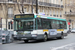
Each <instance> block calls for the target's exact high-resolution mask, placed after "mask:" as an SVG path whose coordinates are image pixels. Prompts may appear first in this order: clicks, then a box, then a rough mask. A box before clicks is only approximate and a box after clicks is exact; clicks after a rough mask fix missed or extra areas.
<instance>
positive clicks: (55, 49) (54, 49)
mask: <svg viewBox="0 0 75 50" xmlns="http://www.w3.org/2000/svg"><path fill="white" fill-rule="evenodd" d="M73 44H75V43H71V44H67V45H63V46H60V47H56V48H53V49H51V50H57V49H61V48H64V47H67V46H72V45H73Z"/></svg>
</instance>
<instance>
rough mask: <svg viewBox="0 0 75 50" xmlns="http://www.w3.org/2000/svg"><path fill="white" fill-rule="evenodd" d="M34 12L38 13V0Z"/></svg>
mask: <svg viewBox="0 0 75 50" xmlns="http://www.w3.org/2000/svg"><path fill="white" fill-rule="evenodd" d="M36 14H38V0H36Z"/></svg>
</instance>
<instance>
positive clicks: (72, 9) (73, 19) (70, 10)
mask: <svg viewBox="0 0 75 50" xmlns="http://www.w3.org/2000/svg"><path fill="white" fill-rule="evenodd" d="M64 16H65V18H66V19H67V22H70V23H71V24H70V26H68V27H70V28H71V29H72V28H75V0H64Z"/></svg>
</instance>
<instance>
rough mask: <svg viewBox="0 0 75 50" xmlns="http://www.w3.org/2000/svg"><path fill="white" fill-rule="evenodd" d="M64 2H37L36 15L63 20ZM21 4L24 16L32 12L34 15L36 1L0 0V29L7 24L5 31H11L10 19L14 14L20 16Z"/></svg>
mask: <svg viewBox="0 0 75 50" xmlns="http://www.w3.org/2000/svg"><path fill="white" fill-rule="evenodd" d="M22 1H23V2H22ZM32 1H33V2H32ZM64 1H65V0H38V14H40V13H44V14H45V15H47V16H52V17H58V18H65V15H64V12H65V11H64V9H65V8H64ZM22 3H23V11H24V14H26V13H32V11H33V13H36V0H0V18H2V21H1V22H0V23H1V26H0V28H1V27H2V28H6V23H7V29H10V30H13V20H12V19H13V17H14V15H15V14H20V12H21V11H22V6H21V5H22ZM32 3H33V9H32ZM19 10H21V11H19ZM6 21H7V22H6Z"/></svg>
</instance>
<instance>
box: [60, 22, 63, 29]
mask: <svg viewBox="0 0 75 50" xmlns="http://www.w3.org/2000/svg"><path fill="white" fill-rule="evenodd" d="M59 25H60V29H63V22H62V21H60V22H59Z"/></svg>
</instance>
